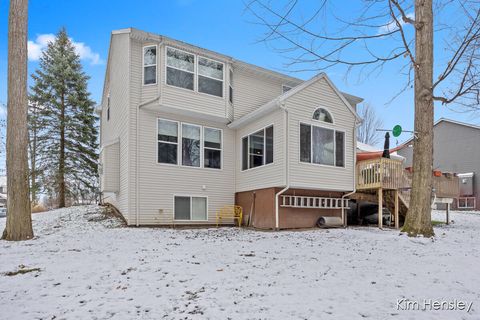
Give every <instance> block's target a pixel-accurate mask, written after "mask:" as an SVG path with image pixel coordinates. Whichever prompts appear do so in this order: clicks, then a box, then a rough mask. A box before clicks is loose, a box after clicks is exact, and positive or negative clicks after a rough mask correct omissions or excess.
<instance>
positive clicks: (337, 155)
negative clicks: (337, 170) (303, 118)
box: [300, 123, 345, 167]
mask: <svg viewBox="0 0 480 320" xmlns="http://www.w3.org/2000/svg"><path fill="white" fill-rule="evenodd" d="M300 161H301V162H307V163H314V164H322V165H327V166H335V167H345V132H343V131H338V130H334V129H330V128H325V127H320V126H315V125H311V124H305V123H300Z"/></svg>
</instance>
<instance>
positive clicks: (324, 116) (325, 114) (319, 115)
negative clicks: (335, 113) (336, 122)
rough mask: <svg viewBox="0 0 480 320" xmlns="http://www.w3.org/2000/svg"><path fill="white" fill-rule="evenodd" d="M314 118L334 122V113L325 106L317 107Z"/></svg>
mask: <svg viewBox="0 0 480 320" xmlns="http://www.w3.org/2000/svg"><path fill="white" fill-rule="evenodd" d="M312 119H313V120H317V121H323V122H327V123H333V117H332V114H331V113H330V112H329V111H328V110H327V109H326V108H323V107H320V108H317V109H316V110H315V111H314V112H313V116H312Z"/></svg>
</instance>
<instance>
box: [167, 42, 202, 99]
mask: <svg viewBox="0 0 480 320" xmlns="http://www.w3.org/2000/svg"><path fill="white" fill-rule="evenodd" d="M168 49H172V50H175V51H181V52H183V53H185V54H188V55H191V56H193V71H190V70H185V69H180V68H177V67H172V66H169V65H168ZM167 68H172V69H175V70H180V71H183V72H187V73H190V74H193V89H188V88H182V87H178V86H174V85H173V84H168V83H167ZM164 72H165V77H164V78H165V85H166V86H168V87H170V88H175V89H180V90H186V91H188V92H196V91H197V81H195V74H196V72H197V56H196V55H195V54H193V53H190V52H188V51H185V50H182V49H178V48H175V47H170V46H165V68H164Z"/></svg>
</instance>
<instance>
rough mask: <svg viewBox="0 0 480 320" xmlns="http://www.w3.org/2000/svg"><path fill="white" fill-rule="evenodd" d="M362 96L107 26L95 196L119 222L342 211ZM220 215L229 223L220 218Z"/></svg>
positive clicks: (275, 223)
mask: <svg viewBox="0 0 480 320" xmlns="http://www.w3.org/2000/svg"><path fill="white" fill-rule="evenodd" d="M361 101H362V99H361V98H358V97H355V96H352V95H348V94H345V93H342V92H340V91H339V90H338V89H337V88H336V87H335V85H334V84H333V83H332V82H331V81H330V79H329V78H328V76H327V75H326V74H324V73H321V74H318V75H317V76H315V77H313V78H312V79H310V80H308V81H304V80H301V79H297V78H294V77H291V76H288V75H284V74H281V73H278V72H274V71H271V70H266V69H264V68H261V67H258V66H254V65H251V64H248V63H246V62H242V61H239V60H236V59H235V58H232V57H229V56H226V55H223V54H220V53H217V52H213V51H210V50H207V49H203V48H199V47H196V46H194V45H190V44H187V43H184V42H181V41H178V40H173V39H170V38H167V37H164V36H160V35H156V34H152V33H148V32H143V31H140V30H136V29H123V30H117V31H113V32H112V35H111V42H110V50H109V55H108V64H107V70H106V76H105V84H104V90H103V97H102V102H101V105H100V106H99V110H98V111H99V115H100V123H101V131H100V132H101V141H100V145H101V152H100V164H101V165H100V177H101V191H102V193H103V199H104V201H105V202H108V203H110V204H112V205H114V206H115V207H116V208H117V209H118V210H119V211H120V212H121V213H122V215H123V216H124V218H125V220H126V221H127V223H128V224H129V225H134V226H139V225H181V224H185V225H198V224H200V225H202V224H203V225H210V224H214V223H215V222H216V221H215V219H216V211H217V210H219V209H220V208H222V207H223V206H226V205H232V204H237V205H240V206H242V208H243V211H244V216H245V221H247V220H248V221H249V224H250V225H252V226H253V227H256V228H276V229H279V228H299V227H311V226H314V225H315V223H316V221H317V219H318V218H319V217H320V216H338V217H340V216H341V212H342V210H341V209H342V208H343V207H345V205H346V200H345V199H344V198H345V196H346V195H348V194H349V193H350V192H352V191H353V190H354V187H355V178H354V176H355V168H354V166H355V150H356V146H355V142H356V137H355V132H356V125H357V124H358V122H359V121H360V119H359V117H358V115H357V114H356V112H355V107H356V104H357V103H360V102H361ZM224 223H231V221H228V220H226V221H224Z"/></svg>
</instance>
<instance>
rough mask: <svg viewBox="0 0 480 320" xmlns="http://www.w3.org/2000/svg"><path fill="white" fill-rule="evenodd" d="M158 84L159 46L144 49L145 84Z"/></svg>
mask: <svg viewBox="0 0 480 320" xmlns="http://www.w3.org/2000/svg"><path fill="white" fill-rule="evenodd" d="M156 83H157V46H146V47H143V84H144V85H151V84H156Z"/></svg>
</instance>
